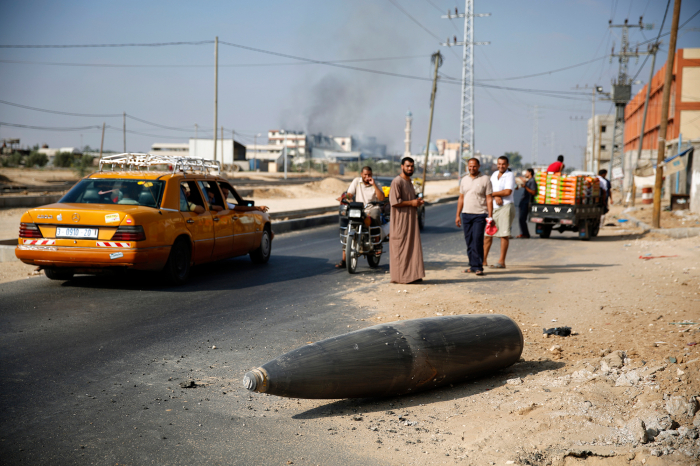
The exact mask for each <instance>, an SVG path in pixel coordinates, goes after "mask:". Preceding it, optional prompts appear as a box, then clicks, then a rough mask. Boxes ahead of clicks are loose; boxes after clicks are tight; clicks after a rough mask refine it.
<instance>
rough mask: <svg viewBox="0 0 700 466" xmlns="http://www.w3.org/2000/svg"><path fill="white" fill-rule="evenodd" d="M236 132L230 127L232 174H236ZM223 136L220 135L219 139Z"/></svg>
mask: <svg viewBox="0 0 700 466" xmlns="http://www.w3.org/2000/svg"><path fill="white" fill-rule="evenodd" d="M235 136H236V132H235V131H234V130H233V129H232V130H231V169H232V170H233V174H234V175H235V174H236V170H237V168H236V139H235ZM223 138H224V137H223V136H221V139H223Z"/></svg>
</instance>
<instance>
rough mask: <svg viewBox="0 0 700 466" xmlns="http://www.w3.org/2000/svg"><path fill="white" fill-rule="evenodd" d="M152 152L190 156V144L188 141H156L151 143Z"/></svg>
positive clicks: (154, 153)
mask: <svg viewBox="0 0 700 466" xmlns="http://www.w3.org/2000/svg"><path fill="white" fill-rule="evenodd" d="M151 153H152V154H153V155H172V156H176V157H177V156H181V157H189V155H190V144H189V143H187V142H156V143H154V144H152V145H151ZM193 157H194V156H193Z"/></svg>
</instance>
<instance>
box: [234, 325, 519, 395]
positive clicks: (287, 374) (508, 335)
mask: <svg viewBox="0 0 700 466" xmlns="http://www.w3.org/2000/svg"><path fill="white" fill-rule="evenodd" d="M522 351H523V334H522V332H521V331H520V328H519V327H518V325H517V324H516V323H515V322H514V321H513V320H512V319H510V318H509V317H507V316H504V315H500V314H488V315H461V316H446V317H428V318H424V319H413V320H404V321H397V322H391V323H388V324H381V325H375V326H373V327H368V328H365V329H362V330H357V331H355V332H351V333H347V334H345V335H339V336H336V337H332V338H328V339H327V340H323V341H318V342H316V343H312V344H309V345H306V346H302V347H301V348H297V349H295V350H293V351H290V352H289V353H286V354H283V355H282V356H280V357H278V358H277V359H274V360H272V361H270V362H268V363H266V364H264V365H263V366H262V367H258V368H257V369H253V370H252V371H250V372H248V373H246V374H245V377H244V378H243V385H244V386H245V387H246V388H247V389H248V390H251V391H256V392H261V393H268V394H271V395H278V396H287V397H294V398H325V399H332V398H362V397H373V396H392V395H403V394H407V393H415V392H418V391H421V390H427V389H431V388H435V387H439V386H441V385H445V384H448V383H453V382H458V381H461V380H464V379H465V378H466V377H468V376H475V375H480V374H484V373H486V372H493V371H496V370H498V369H503V368H504V367H508V366H510V365H511V364H513V363H515V362H517V361H518V360H519V359H520V355H521V354H522Z"/></svg>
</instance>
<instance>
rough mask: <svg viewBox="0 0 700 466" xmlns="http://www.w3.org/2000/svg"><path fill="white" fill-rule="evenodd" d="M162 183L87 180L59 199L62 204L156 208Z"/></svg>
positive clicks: (158, 203)
mask: <svg viewBox="0 0 700 466" xmlns="http://www.w3.org/2000/svg"><path fill="white" fill-rule="evenodd" d="M164 185H165V182H164V181H153V180H120V179H112V178H110V179H87V180H81V181H80V183H78V184H76V185H75V186H73V188H72V189H71V190H70V191H68V192H67V193H66V195H65V196H63V197H62V198H61V200H60V201H58V202H60V203H63V204H112V205H114V204H117V205H140V206H146V207H155V208H158V206H159V205H160V200H161V195H162V194H163V186H164Z"/></svg>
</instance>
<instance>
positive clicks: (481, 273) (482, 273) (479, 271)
mask: <svg viewBox="0 0 700 466" xmlns="http://www.w3.org/2000/svg"><path fill="white" fill-rule="evenodd" d="M474 275H479V276H482V275H484V271H483V270H477V271H476V272H474Z"/></svg>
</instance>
